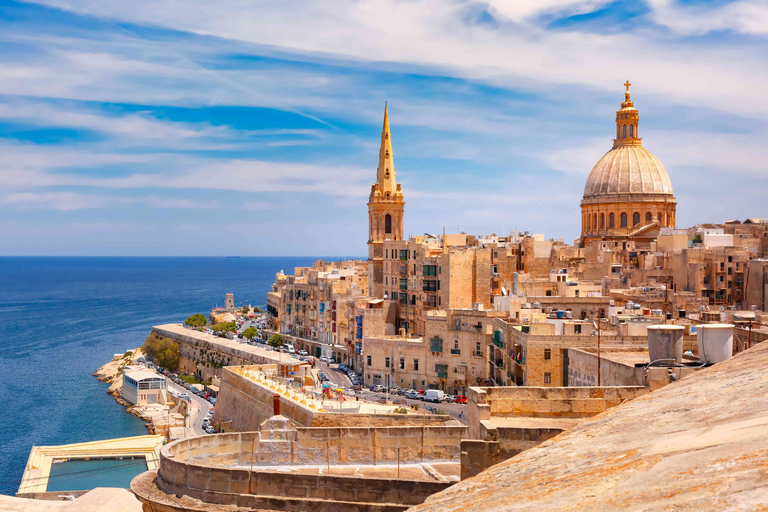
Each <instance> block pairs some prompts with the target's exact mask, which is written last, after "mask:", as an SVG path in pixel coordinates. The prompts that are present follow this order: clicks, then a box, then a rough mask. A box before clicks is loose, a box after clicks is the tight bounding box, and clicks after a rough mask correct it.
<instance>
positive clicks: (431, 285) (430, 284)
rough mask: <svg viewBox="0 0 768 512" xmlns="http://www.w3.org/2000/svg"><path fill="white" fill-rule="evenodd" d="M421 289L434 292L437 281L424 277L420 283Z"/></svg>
mask: <svg viewBox="0 0 768 512" xmlns="http://www.w3.org/2000/svg"><path fill="white" fill-rule="evenodd" d="M422 290H423V291H425V292H436V291H437V281H435V280H434V279H425V280H424V281H423V283H422Z"/></svg>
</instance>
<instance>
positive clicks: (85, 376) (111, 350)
mask: <svg viewBox="0 0 768 512" xmlns="http://www.w3.org/2000/svg"><path fill="white" fill-rule="evenodd" d="M315 259H316V258H42V257H41V258H34V257H25V258H0V414H1V416H0V417H3V418H5V422H4V427H3V435H2V438H1V439H2V441H0V493H2V494H15V493H16V491H17V490H18V486H19V482H20V479H21V476H22V473H23V472H24V466H25V465H26V462H27V457H28V456H29V451H30V449H31V448H32V446H33V445H58V444H66V443H79V442H84V441H93V440H98V439H109V438H114V437H125V436H135V435H143V434H146V433H147V429H146V427H145V426H144V423H143V422H142V421H140V420H139V419H138V418H136V417H135V416H133V415H132V414H128V413H126V412H125V408H124V407H122V406H121V405H119V404H118V403H117V402H115V400H114V399H113V398H112V397H111V396H110V395H108V394H107V393H106V389H107V385H106V384H104V383H102V382H99V381H98V380H97V379H96V377H93V376H92V375H91V374H92V373H93V372H94V371H95V370H96V369H97V368H98V367H99V366H101V365H102V364H104V363H106V362H107V361H109V360H111V358H112V355H113V354H116V353H123V352H125V351H126V350H130V349H133V348H136V347H138V346H140V345H141V344H142V343H143V341H144V338H145V337H146V336H147V335H148V334H149V330H150V327H151V326H153V325H157V324H163V323H169V322H182V321H183V320H184V319H185V318H187V317H188V316H189V315H191V314H193V313H205V314H207V313H208V312H209V311H210V309H211V307H212V306H215V305H219V306H221V305H223V303H224V294H225V293H234V295H235V303H236V304H237V305H240V304H246V303H250V304H253V305H257V306H260V307H262V308H263V307H265V306H266V293H267V291H269V289H270V286H271V284H272V282H273V281H274V277H275V273H277V272H279V271H280V270H285V272H286V273H292V271H293V268H294V267H296V266H306V265H310V264H311V263H312V262H313V261H314V260H315ZM328 259H331V258H328ZM336 259H338V258H336Z"/></svg>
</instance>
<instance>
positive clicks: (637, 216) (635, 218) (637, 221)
mask: <svg viewBox="0 0 768 512" xmlns="http://www.w3.org/2000/svg"><path fill="white" fill-rule="evenodd" d="M638 224H640V214H639V213H637V212H635V213H633V214H632V225H633V226H637V225H638Z"/></svg>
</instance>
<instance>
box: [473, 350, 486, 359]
mask: <svg viewBox="0 0 768 512" xmlns="http://www.w3.org/2000/svg"><path fill="white" fill-rule="evenodd" d="M472 357H483V351H482V350H475V351H474V352H472Z"/></svg>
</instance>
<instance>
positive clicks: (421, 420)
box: [213, 368, 454, 432]
mask: <svg viewBox="0 0 768 512" xmlns="http://www.w3.org/2000/svg"><path fill="white" fill-rule="evenodd" d="M275 394H276V391H275V390H274V389H271V388H269V387H268V386H266V385H264V384H260V383H258V382H255V381H253V380H251V379H249V378H245V377H243V376H241V375H238V374H237V373H235V371H233V369H230V368H224V369H223V373H222V379H221V387H220V389H219V395H218V399H217V402H216V408H215V409H214V414H213V422H214V425H216V426H219V428H222V427H223V429H224V430H226V431H239V432H245V431H254V430H258V429H259V427H260V426H261V424H262V423H263V422H264V421H265V420H267V419H268V418H270V417H272V416H273V414H274V402H273V399H274V396H275ZM278 396H279V400H280V415H281V416H285V417H286V418H288V419H290V420H291V421H293V422H294V423H295V424H296V425H299V426H303V427H339V426H345V427H354V426H398V425H436V426H437V425H444V424H445V423H446V422H450V421H454V420H452V418H450V417H449V416H440V415H427V414H346V413H345V414H339V413H331V412H325V411H320V410H316V409H313V408H312V407H310V406H308V405H304V404H302V403H300V402H299V401H297V400H294V399H292V398H290V397H288V396H285V395H284V394H279V393H278Z"/></svg>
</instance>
